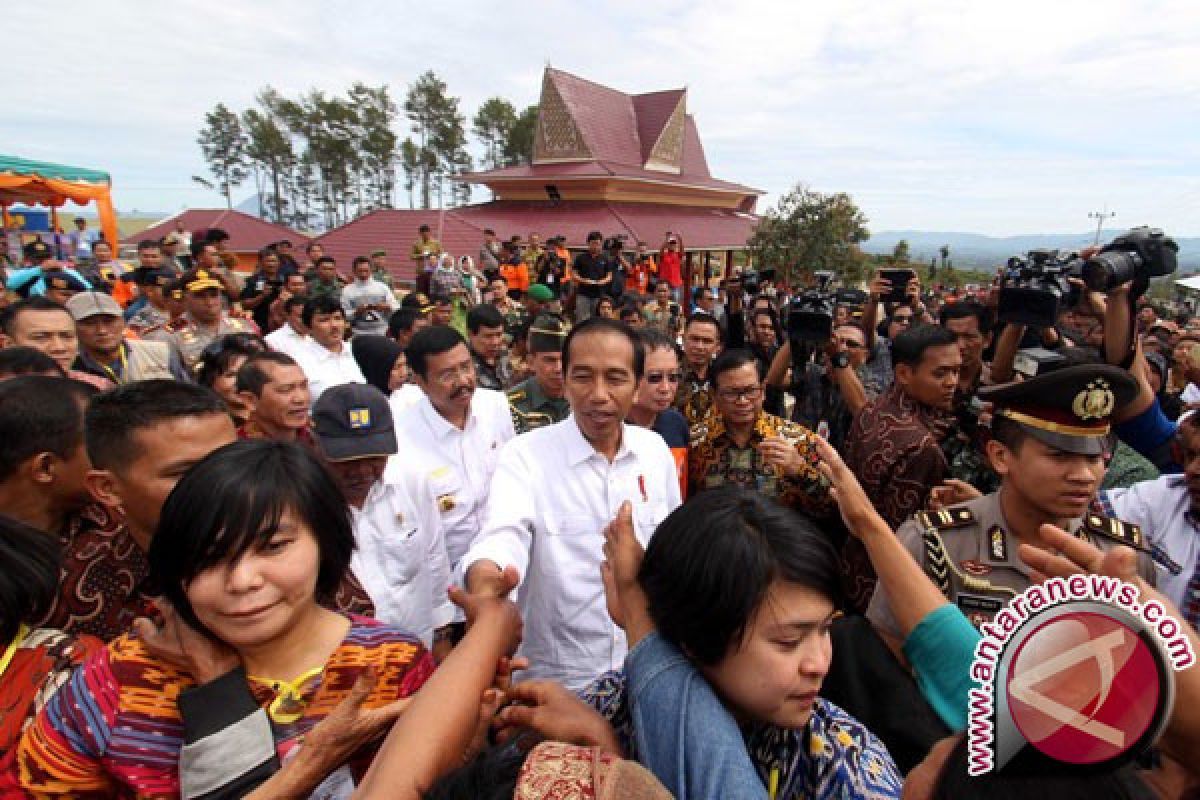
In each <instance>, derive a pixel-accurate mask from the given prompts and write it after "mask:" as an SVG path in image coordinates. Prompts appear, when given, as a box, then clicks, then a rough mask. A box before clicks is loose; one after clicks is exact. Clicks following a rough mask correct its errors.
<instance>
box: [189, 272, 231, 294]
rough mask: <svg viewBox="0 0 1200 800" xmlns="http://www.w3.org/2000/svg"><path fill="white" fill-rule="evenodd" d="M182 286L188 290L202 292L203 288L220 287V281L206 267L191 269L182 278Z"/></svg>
mask: <svg viewBox="0 0 1200 800" xmlns="http://www.w3.org/2000/svg"><path fill="white" fill-rule="evenodd" d="M182 280H183V288H184V289H186V290H187V291H188V292H203V291H204V290H205V289H220V288H221V282H220V281H219V280H217V279H216V277H214V276H213V274H212V273H211V272H209V271H208V270H206V269H197V270H192V271H191V272H188V273H186V274H185V275H184V276H183V278H182Z"/></svg>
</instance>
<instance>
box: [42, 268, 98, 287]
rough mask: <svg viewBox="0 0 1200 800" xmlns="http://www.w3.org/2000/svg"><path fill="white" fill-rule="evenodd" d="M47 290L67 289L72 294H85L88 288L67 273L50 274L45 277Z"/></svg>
mask: <svg viewBox="0 0 1200 800" xmlns="http://www.w3.org/2000/svg"><path fill="white" fill-rule="evenodd" d="M45 281H46V288H47V289H68V290H70V291H72V292H86V291H87V289H88V287H87V284H85V283H84V282H83V281H81V280H79V278H76V277H75V276H74V275H72V274H71V273H69V272H52V273H50V274H49V275H47V276H46V277H45Z"/></svg>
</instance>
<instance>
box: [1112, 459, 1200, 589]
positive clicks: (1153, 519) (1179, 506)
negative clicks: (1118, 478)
mask: <svg viewBox="0 0 1200 800" xmlns="http://www.w3.org/2000/svg"><path fill="white" fill-rule="evenodd" d="M1100 504H1101V506H1102V507H1103V508H1104V510H1105V512H1107V513H1108V514H1109V515H1110V516H1114V517H1116V518H1117V519H1119V520H1121V521H1123V522H1132V523H1134V524H1135V525H1139V526H1141V529H1142V535H1143V536H1144V537H1145V538H1146V542H1147V544H1148V545H1149V546H1150V548H1151V550H1152V553H1151V558H1152V559H1153V561H1154V569H1155V573H1156V574H1155V578H1156V579H1157V581H1156V582H1157V585H1158V589H1159V591H1161V592H1162V593H1163V594H1165V595H1166V596H1167V597H1168V598H1170V600H1171V602H1172V603H1174V604H1175V605H1176V606H1177V607H1178V608H1184V607H1185V605H1186V603H1187V599H1188V598H1187V592H1188V582H1189V581H1190V580H1191V578H1192V575H1193V574H1195V572H1196V562H1197V559H1200V516H1198V515H1197V514H1196V513H1195V512H1193V511H1192V499H1191V496H1190V495H1189V494H1188V489H1187V481H1186V479H1185V478H1184V477H1183V476H1182V475H1163V476H1162V477H1159V478H1155V479H1154V480H1152V481H1142V482H1141V483H1135V484H1134V485H1133V486H1130V487H1129V488H1128V489H1109V490H1108V491H1105V492H1101V494H1100Z"/></svg>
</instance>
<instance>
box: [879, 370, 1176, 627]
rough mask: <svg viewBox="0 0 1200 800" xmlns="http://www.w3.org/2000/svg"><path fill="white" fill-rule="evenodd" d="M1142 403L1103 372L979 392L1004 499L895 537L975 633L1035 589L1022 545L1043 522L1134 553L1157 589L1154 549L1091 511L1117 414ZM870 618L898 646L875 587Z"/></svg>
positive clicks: (1118, 376) (1054, 375)
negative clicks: (988, 405)
mask: <svg viewBox="0 0 1200 800" xmlns="http://www.w3.org/2000/svg"><path fill="white" fill-rule="evenodd" d="M1136 394H1137V382H1136V381H1135V380H1134V379H1133V377H1132V376H1130V375H1129V373H1128V372H1126V371H1125V370H1122V369H1119V368H1117V367H1112V366H1107V365H1081V366H1072V367H1064V368H1062V369H1058V370H1055V371H1053V372H1049V373H1046V374H1044V375H1039V376H1037V377H1035V378H1031V379H1029V380H1026V381H1019V382H1015V383H1008V384H1002V385H998V386H990V387H985V388H982V389H980V390H979V396H980V398H981V399H983V400H985V401H990V402H992V403H993V404H994V408H993V412H992V414H993V416H992V438H991V441H989V442H988V443H987V455H988V458H989V459H990V461H991V463H992V466H993V467H994V468H995V470H996V472H997V474H998V475H999V476H1000V478H1001V485H1000V489H999V491H997V492H995V493H993V494H989V495H984V496H983V497H978V498H976V499H974V500H971V501H969V502H966V503H962V504H959V505H954V506H951V507H949V508H947V509H945V510H941V511H922V512H920V513H918V514H917V515H915V516H914V517H913V518H912V519H910V520H909V521H908V522H906V523H904V524H903V525H901V526H900V529H899V530H898V531H897V532H896V535H897V536H899V537H900V540H901V541H902V542H903V543H904V545H905V547H906V548H907V549H908V551H909V552H910V553H911V554H912V556H913V558H915V559H916V560H917V561H918V562H919V563H920V564H921V565H922V566H923V567H924V568H925V572H926V574H927V575H929V577H930V579H932V580H933V582H934V583H935V584H937V585H938V586H939V588H941V590H942V591H943V592H944V593H945V595H946V597H947V598H948V599H949V600H950V601H951V602H952V603H954V604H956V605H957V606H958V607H959V609H960V610H961V611H962V612H963V614H965V615H966V616H967V618H968V619H970V620H971V621H972V622H973V623H975V625H976V626H979V625H982V624H983V623H985V622H988V621H990V620H991V619H992V618H993V617H994V616H995V615H996V613H997V612H999V611H1000V609H1001V608H1003V607H1004V606H1005V605H1006V604H1007V603H1008V602H1009V601H1010V600H1011V599H1012V598H1013V597H1015V596H1016V595H1017V594H1018V593H1020V592H1022V591H1024V590H1025V589H1026V588H1028V587H1029V586H1030V585H1031V584H1032V582H1033V581H1032V579H1031V577H1030V570H1029V568H1028V567H1027V566H1026V565H1025V564H1024V562H1022V561H1021V560H1020V558H1019V556H1018V554H1017V546H1018V545H1019V544H1021V543H1025V544H1030V545H1034V546H1039V545H1040V544H1041V535H1040V532H1039V527H1040V526H1041V525H1043V524H1045V523H1050V524H1053V525H1057V526H1059V527H1061V528H1063V529H1064V530H1067V531H1071V532H1073V533H1074V534H1075V535H1076V536H1078V537H1080V538H1083V539H1087V540H1089V541H1090V542H1092V543H1093V544H1095V545H1096V546H1098V547H1100V548H1101V549H1104V550H1109V549H1111V548H1113V547H1116V546H1118V545H1126V546H1129V547H1132V548H1134V549H1135V550H1137V551H1139V556H1138V562H1139V564H1138V566H1139V571H1140V572H1141V574H1142V577H1143V578H1145V579H1146V580H1147V581H1148V582H1150V583H1151V584H1153V581H1154V565H1153V562H1152V561H1151V560H1150V558H1149V556H1148V553H1149V552H1150V548H1149V546H1148V543H1147V542H1146V541H1145V540H1144V539H1143V536H1142V533H1141V531H1140V530H1139V529H1138V527H1137V526H1136V525H1131V524H1127V523H1124V522H1121V521H1120V520H1117V519H1113V518H1110V517H1105V516H1102V515H1099V514H1096V513H1093V512H1092V511H1091V510H1090V504H1091V502H1092V500H1093V498H1094V496H1095V493H1096V490H1097V488H1098V487H1099V485H1100V481H1101V479H1102V478H1103V477H1104V469H1105V455H1106V452H1107V451H1108V438H1107V437H1108V433H1109V428H1110V423H1111V418H1112V415H1113V413H1114V412H1116V411H1117V410H1119V409H1120V408H1121V407H1122V406H1124V405H1125V404H1127V403H1128V402H1130V401H1131V400H1132V399H1133V398H1134V397H1135V396H1136ZM867 617H868V619H870V620H871V622H872V623H873V624H874V626H875V628H876V629H877V630H878V631H879V632H880V633H881V634H883V635H884V637H885V638H887V639H889V640H890V642H889V643H891V644H893V645H894V646H895V645H898V643H899V640H900V637H899V632H898V627H897V625H896V622H895V619H894V617H893V616H892V612H891V608H890V604H889V601H888V596H887V593H886V592H885V591H884V589H883V588H882V587H878V588H876V590H875V594H874V596H873V597H872V598H871V604H870V607H869V608H868V609H867ZM894 649H895V647H894Z"/></svg>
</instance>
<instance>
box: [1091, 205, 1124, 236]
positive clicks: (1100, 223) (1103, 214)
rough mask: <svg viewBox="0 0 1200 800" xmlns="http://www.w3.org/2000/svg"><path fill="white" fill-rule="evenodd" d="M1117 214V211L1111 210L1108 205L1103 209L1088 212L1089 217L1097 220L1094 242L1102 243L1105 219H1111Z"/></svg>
mask: <svg viewBox="0 0 1200 800" xmlns="http://www.w3.org/2000/svg"><path fill="white" fill-rule="evenodd" d="M1116 215H1117V212H1115V211H1109V210H1108V206H1105V207H1104V210H1103V211H1089V212H1088V219H1094V220H1096V239H1095V241H1094V242H1092V244H1100V230H1101V229H1102V228H1103V227H1104V220H1106V219H1111V218H1113V217H1115V216H1116Z"/></svg>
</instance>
